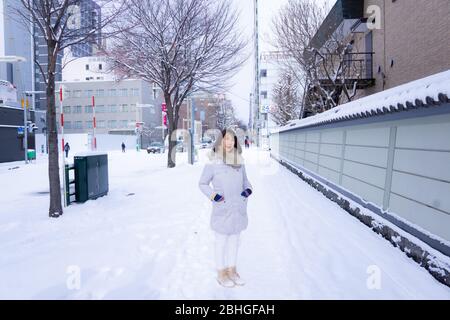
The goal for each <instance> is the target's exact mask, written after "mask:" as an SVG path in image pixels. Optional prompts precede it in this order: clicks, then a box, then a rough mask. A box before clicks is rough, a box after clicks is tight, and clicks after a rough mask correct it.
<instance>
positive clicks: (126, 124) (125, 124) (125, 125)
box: [119, 120, 128, 129]
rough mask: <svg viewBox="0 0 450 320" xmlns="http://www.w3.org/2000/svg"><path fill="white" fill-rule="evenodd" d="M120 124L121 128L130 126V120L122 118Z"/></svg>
mask: <svg viewBox="0 0 450 320" xmlns="http://www.w3.org/2000/svg"><path fill="white" fill-rule="evenodd" d="M119 126H120V128H122V129H124V128H126V127H128V120H120V124H119Z"/></svg>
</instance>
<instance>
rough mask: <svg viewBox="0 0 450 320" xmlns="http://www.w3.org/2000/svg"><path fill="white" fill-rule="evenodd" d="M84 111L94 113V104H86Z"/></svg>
mask: <svg viewBox="0 0 450 320" xmlns="http://www.w3.org/2000/svg"><path fill="white" fill-rule="evenodd" d="M84 113H92V106H85V107H84Z"/></svg>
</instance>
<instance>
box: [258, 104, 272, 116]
mask: <svg viewBox="0 0 450 320" xmlns="http://www.w3.org/2000/svg"><path fill="white" fill-rule="evenodd" d="M269 111H270V106H268V105H263V106H261V108H260V109H259V112H260V113H262V114H267V113H269Z"/></svg>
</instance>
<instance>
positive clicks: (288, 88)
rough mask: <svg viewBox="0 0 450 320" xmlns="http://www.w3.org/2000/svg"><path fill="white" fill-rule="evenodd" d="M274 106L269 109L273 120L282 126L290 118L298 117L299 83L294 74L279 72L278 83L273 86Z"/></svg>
mask: <svg viewBox="0 0 450 320" xmlns="http://www.w3.org/2000/svg"><path fill="white" fill-rule="evenodd" d="M273 101H274V102H275V108H274V109H273V110H270V115H271V117H272V119H273V121H274V122H275V123H276V124H277V125H279V126H284V125H285V124H286V123H288V122H289V121H291V120H295V119H298V118H299V115H300V105H301V99H300V97H299V84H298V82H297V81H296V79H295V78H294V76H293V75H292V74H290V73H288V72H285V73H283V74H281V76H280V79H279V81H278V83H277V84H276V85H275V86H274V88H273Z"/></svg>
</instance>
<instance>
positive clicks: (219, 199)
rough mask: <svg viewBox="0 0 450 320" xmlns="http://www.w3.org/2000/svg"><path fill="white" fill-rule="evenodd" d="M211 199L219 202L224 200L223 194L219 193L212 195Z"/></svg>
mask: <svg viewBox="0 0 450 320" xmlns="http://www.w3.org/2000/svg"><path fill="white" fill-rule="evenodd" d="M213 200H214V201H215V202H221V201H223V200H224V198H223V196H221V195H220V194H216V195H215V196H214V198H213Z"/></svg>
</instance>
